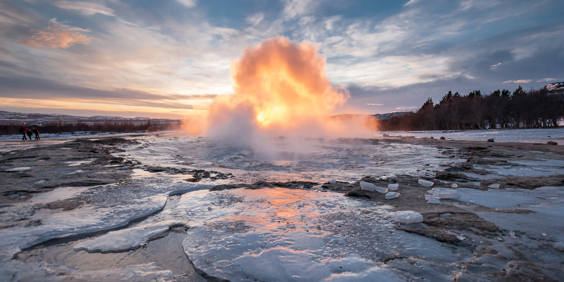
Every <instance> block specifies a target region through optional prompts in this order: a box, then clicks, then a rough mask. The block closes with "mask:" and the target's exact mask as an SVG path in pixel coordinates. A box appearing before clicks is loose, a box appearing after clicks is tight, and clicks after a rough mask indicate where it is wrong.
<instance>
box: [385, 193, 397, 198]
mask: <svg viewBox="0 0 564 282" xmlns="http://www.w3.org/2000/svg"><path fill="white" fill-rule="evenodd" d="M399 195H400V193H398V192H388V193H387V194H386V196H385V198H386V200H391V199H395V198H397V197H399Z"/></svg>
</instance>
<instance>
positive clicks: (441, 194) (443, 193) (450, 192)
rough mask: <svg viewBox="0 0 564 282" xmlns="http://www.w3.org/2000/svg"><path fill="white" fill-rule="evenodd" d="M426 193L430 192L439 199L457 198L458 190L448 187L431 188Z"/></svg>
mask: <svg viewBox="0 0 564 282" xmlns="http://www.w3.org/2000/svg"><path fill="white" fill-rule="evenodd" d="M427 192H428V193H431V195H433V196H434V197H436V198H439V199H456V198H458V190H456V189H449V188H433V189H431V190H429V191H427Z"/></svg>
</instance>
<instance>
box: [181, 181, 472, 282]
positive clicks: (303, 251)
mask: <svg viewBox="0 0 564 282" xmlns="http://www.w3.org/2000/svg"><path fill="white" fill-rule="evenodd" d="M174 210H176V211H177V212H179V211H181V210H184V211H185V212H186V213H188V214H189V218H190V219H189V225H190V226H191V228H190V229H189V230H188V231H187V237H186V239H185V240H184V243H183V246H184V250H185V252H186V254H187V255H188V256H189V257H190V259H191V260H192V261H193V262H194V265H195V266H196V267H197V268H199V269H201V270H203V271H205V272H206V273H208V274H209V275H212V276H216V277H221V278H224V279H230V280H232V281H254V280H255V279H258V280H263V281H264V280H265V281H288V280H295V281H312V280H313V281H321V280H324V279H329V280H339V279H340V280H347V279H351V280H358V281H366V279H373V277H372V276H371V275H374V274H379V275H382V276H381V277H382V279H383V281H397V280H398V279H405V277H409V274H406V273H404V272H402V271H401V270H397V269H390V268H388V267H386V265H385V264H381V263H376V262H375V261H381V260H382V259H383V258H384V257H387V256H394V252H393V250H395V252H398V253H400V254H401V255H405V256H421V257H425V258H426V259H429V260H431V261H432V263H431V264H432V265H433V267H437V266H438V265H441V267H447V268H448V267H452V266H447V265H450V263H451V262H453V261H454V260H457V259H462V258H465V257H468V256H469V255H470V254H469V253H468V252H466V251H463V250H457V249H456V248H452V246H449V245H446V244H442V243H440V242H437V241H435V240H433V239H429V238H426V237H421V236H413V235H412V234H408V233H405V232H403V231H396V230H395V229H394V228H393V223H392V222H391V220H390V215H391V214H390V210H391V207H389V206H385V205H384V206H382V205H378V204H376V203H374V202H371V201H366V200H362V199H351V198H347V197H343V196H342V195H341V194H337V193H331V192H328V193H322V192H319V191H303V190H290V189H282V188H276V189H260V190H249V189H235V190H230V191H221V192H211V193H210V192H206V191H198V192H192V193H188V194H185V195H183V196H182V199H181V201H179V203H178V205H177V207H175V208H174ZM406 264H407V262H406ZM430 271H431V272H433V271H432V270H430ZM435 275H439V274H437V273H435Z"/></svg>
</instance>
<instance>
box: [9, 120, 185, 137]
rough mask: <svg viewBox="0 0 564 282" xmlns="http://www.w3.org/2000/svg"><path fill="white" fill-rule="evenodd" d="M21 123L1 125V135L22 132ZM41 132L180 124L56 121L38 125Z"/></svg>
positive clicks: (134, 129) (143, 128) (150, 128)
mask: <svg viewBox="0 0 564 282" xmlns="http://www.w3.org/2000/svg"><path fill="white" fill-rule="evenodd" d="M20 126H21V125H0V135H12V134H20V132H19V130H20ZM28 127H30V128H31V127H33V124H28ZM36 127H37V129H38V130H39V132H40V134H44V133H75V132H80V131H82V132H85V131H86V132H92V133H98V132H115V133H126V132H140V131H141V132H145V131H148V132H153V131H162V130H170V129H178V128H179V126H178V125H175V124H159V125H151V124H150V123H143V124H134V123H132V122H130V121H106V122H102V123H80V122H77V123H67V122H54V123H47V124H42V125H41V126H36Z"/></svg>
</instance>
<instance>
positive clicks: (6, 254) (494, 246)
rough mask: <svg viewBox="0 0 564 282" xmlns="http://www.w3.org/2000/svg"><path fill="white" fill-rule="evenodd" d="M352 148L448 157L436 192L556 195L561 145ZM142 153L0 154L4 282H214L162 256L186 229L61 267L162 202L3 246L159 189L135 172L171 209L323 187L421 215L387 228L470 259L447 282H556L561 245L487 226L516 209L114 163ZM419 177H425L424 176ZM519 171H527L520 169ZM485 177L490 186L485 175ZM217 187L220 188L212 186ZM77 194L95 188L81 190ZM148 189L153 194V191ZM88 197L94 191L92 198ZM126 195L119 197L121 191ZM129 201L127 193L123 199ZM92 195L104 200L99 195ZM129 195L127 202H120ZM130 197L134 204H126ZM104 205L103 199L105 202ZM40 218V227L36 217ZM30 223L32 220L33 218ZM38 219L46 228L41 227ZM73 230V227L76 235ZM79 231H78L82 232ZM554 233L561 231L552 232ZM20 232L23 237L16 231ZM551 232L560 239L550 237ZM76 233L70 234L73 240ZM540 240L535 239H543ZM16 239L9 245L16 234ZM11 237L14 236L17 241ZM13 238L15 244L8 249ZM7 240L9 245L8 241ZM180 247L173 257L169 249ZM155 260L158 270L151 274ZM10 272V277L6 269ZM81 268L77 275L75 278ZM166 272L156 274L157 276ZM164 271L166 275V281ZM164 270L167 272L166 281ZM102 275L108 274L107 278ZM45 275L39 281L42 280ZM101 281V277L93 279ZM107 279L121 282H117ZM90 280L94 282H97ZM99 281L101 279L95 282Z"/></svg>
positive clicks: (404, 191)
mask: <svg viewBox="0 0 564 282" xmlns="http://www.w3.org/2000/svg"><path fill="white" fill-rule="evenodd" d="M355 142H365V143H366V142H368V143H374V144H376V143H380V144H381V143H393V144H417V145H425V146H434V147H437V148H439V149H440V150H441V152H442V154H443V155H444V156H446V157H452V158H464V159H466V162H462V163H460V162H458V163H453V164H452V165H449V166H445V167H444V170H442V171H439V172H438V173H436V175H435V176H434V177H428V178H427V179H426V180H429V181H432V182H434V187H451V185H452V184H453V183H454V184H457V185H458V186H459V187H462V186H463V187H464V188H467V189H474V190H476V191H487V190H488V189H491V188H490V187H491V185H498V186H496V187H499V188H496V189H499V190H507V191H510V190H511V189H512V188H519V189H536V188H539V187H545V186H556V187H563V186H564V167H562V166H561V165H560V163H558V162H559V161H562V160H564V146H554V145H545V144H523V143H492V142H474V141H472V142H470V141H452V140H436V139H412V138H403V139H391V138H387V139H378V140H356V141H355ZM130 145H139V141H138V140H137V139H135V138H112V137H109V138H96V139H92V140H90V139H80V140H74V141H70V142H66V143H63V144H55V145H48V146H37V147H34V148H29V149H22V150H16V151H9V152H3V153H1V155H0V178H1V179H2V181H1V186H0V193H1V197H0V218H1V219H2V220H1V222H0V236H2V237H4V238H5V239H4V241H1V242H0V253H2V256H1V257H2V261H3V264H4V265H5V267H4V268H3V269H2V270H0V272H1V274H3V277H4V279H3V280H7V281H9V280H19V281H24V280H41V277H48V278H49V280H69V281H73V280H78V281H80V280H97V279H100V277H104V276H103V275H102V274H101V273H100V272H96V271H99V270H102V271H104V270H106V269H115V268H127V267H128V266H132V265H143V264H145V265H148V266H146V267H144V269H143V271H145V272H143V271H140V270H138V269H136V268H133V269H128V270H127V271H128V272H126V273H127V275H134V276H135V275H142V276H139V277H144V278H142V279H141V280H152V279H156V278H155V277H157V278H158V279H163V277H164V280H177V281H183V280H191V281H197V280H210V281H215V280H218V278H215V277H211V276H208V275H207V274H205V273H203V272H201V271H199V270H197V269H194V267H193V266H192V264H191V261H190V258H189V257H187V256H186V255H185V254H184V253H183V252H181V251H177V252H173V253H171V254H168V253H162V252H159V250H162V249H167V250H174V249H176V250H181V246H178V245H181V240H182V234H183V232H185V231H186V229H188V228H190V226H189V225H188V224H178V223H174V224H173V223H171V224H170V226H166V227H165V229H166V230H165V232H161V233H158V234H157V235H156V236H153V237H151V238H149V239H148V240H147V241H148V243H146V244H142V245H140V246H138V247H134V248H128V249H125V250H123V251H121V252H111V253H103V252H100V251H85V250H79V251H80V255H75V256H73V259H72V260H73V263H71V262H69V261H68V259H67V260H65V258H63V257H65V256H69V254H70V253H72V252H77V250H73V246H75V245H77V244H79V243H81V242H85V241H87V240H89V239H91V238H94V237H97V236H100V235H103V234H106V233H107V232H108V231H109V230H113V231H116V230H117V231H119V230H122V229H125V228H128V227H131V226H134V225H135V224H136V222H140V221H143V220H145V219H146V218H147V217H148V216H154V215H155V214H157V213H159V212H162V211H163V210H166V208H165V204H163V205H161V206H159V207H160V208H159V207H157V208H156V209H154V210H151V211H150V212H148V213H147V214H146V215H145V216H142V217H139V218H135V219H132V220H130V219H127V220H122V221H120V222H119V223H116V224H113V225H110V224H108V225H107V226H106V227H105V228H102V229H99V230H98V229H92V232H86V233H82V232H77V231H73V232H74V233H73V232H67V231H65V232H66V233H65V232H62V233H56V232H55V233H54V234H53V235H49V236H41V235H34V236H35V237H33V240H32V239H30V240H29V241H26V242H23V243H22V242H16V241H10V240H11V239H6V238H11V237H10V236H12V235H13V234H16V235H17V234H26V232H27V231H26V230H30V231H29V232H30V233H33V232H40V231H41V230H42V229H40V228H41V227H46V226H47V224H48V223H47V221H48V218H49V217H50V216H52V215H54V214H56V213H69V212H72V211H73V210H77V209H80V208H85V207H88V206H90V205H97V206H98V207H100V206H104V205H107V206H108V207H115V206H116V205H119V203H120V201H133V200H140V199H141V198H142V197H144V196H147V195H149V194H146V193H147V192H144V191H143V189H147V187H152V186H151V185H153V186H154V187H157V184H160V186H158V187H161V186H163V185H161V184H162V183H151V180H147V179H145V180H143V181H139V179H138V177H137V176H136V175H135V174H136V173H139V171H144V173H148V174H155V173H161V174H167V175H173V176H175V178H174V180H173V181H171V183H168V184H167V185H168V186H166V185H165V186H166V187H167V188H158V189H167V190H166V191H164V190H163V191H164V192H166V193H167V194H168V197H167V198H166V199H165V203H171V202H174V201H177V200H178V199H177V198H176V197H178V195H181V194H183V193H185V192H186V191H184V190H182V188H178V187H182V183H206V185H207V187H208V188H207V189H209V190H210V191H222V190H229V189H237V188H248V189H262V188H272V187H282V188H289V189H306V190H309V189H323V190H324V191H334V192H338V193H343V194H344V195H346V196H348V197H360V198H365V199H367V200H369V201H374V202H376V203H382V204H386V205H391V206H393V207H394V208H395V210H397V211H403V210H411V211H416V212H419V213H420V214H422V215H423V222H422V223H417V224H401V223H396V224H395V228H396V229H397V230H402V231H406V232H410V233H414V234H418V235H420V236H425V237H429V238H433V239H435V240H438V241H440V242H444V243H447V244H452V245H453V246H456V247H457V248H465V249H467V250H470V251H471V252H472V253H473V254H474V257H473V258H472V259H470V260H467V261H464V262H460V271H459V272H458V273H456V274H454V275H452V279H454V280H455V281H482V280H502V281H562V280H564V271H562V269H563V268H562V266H563V264H564V245H563V244H562V240H561V239H562V238H561V237H559V235H558V234H560V233H558V234H557V235H551V234H548V235H542V236H539V235H538V234H532V233H530V232H529V231H528V229H526V228H523V230H508V229H505V228H503V227H500V226H498V225H497V224H495V223H494V222H491V221H488V220H486V219H485V218H484V217H483V216H481V215H482V213H494V214H502V215H503V214H507V215H517V216H518V215H523V216H525V215H529V214H534V213H536V211H535V210H532V209H528V208H526V207H525V208H520V207H510V208H492V207H488V206H486V205H480V204H478V203H472V202H467V201H460V200H457V199H448V200H441V203H440V204H430V203H428V202H427V200H426V199H425V195H426V193H427V191H428V188H426V187H423V186H421V185H420V184H418V180H419V179H421V178H420V177H416V176H413V175H397V177H394V178H392V179H390V178H387V177H382V176H379V175H366V176H365V177H364V178H362V179H358V181H356V182H345V181H340V180H339V179H336V180H335V181H331V182H326V183H317V182H314V181H287V182H280V181H278V182H275V181H257V182H254V183H237V182H236V181H228V180H230V179H231V178H232V177H233V175H232V174H230V173H222V172H218V171H206V170H203V169H188V168H179V167H164V166H163V167H161V166H150V165H145V164H143V163H140V162H139V161H137V160H133V159H128V158H126V157H120V156H117V155H118V153H120V152H123V147H124V146H130ZM539 156H542V160H543V161H542V162H544V163H547V162H549V161H552V160H554V161H555V162H556V163H555V164H553V165H550V164H548V166H551V167H548V168H546V169H545V170H543V171H542V173H540V174H538V173H537V174H530V175H529V174H527V173H523V174H521V175H520V174H519V173H516V174H515V173H514V174H511V173H509V174H503V173H499V172H497V173H496V172H495V171H496V169H504V171H505V170H509V169H514V170H515V169H517V171H518V170H519V169H529V168H530V167H531V166H535V162H538V161H539ZM422 169H424V168H422ZM524 171H527V170H524ZM489 176H491V177H489ZM217 180H227V181H224V182H222V184H217V185H216V184H214V182H215V181H217ZM360 181H364V182H368V183H373V184H375V185H377V186H381V187H385V186H386V185H387V184H390V183H398V184H399V185H400V188H399V190H398V191H399V192H400V193H401V195H400V197H398V198H396V199H392V200H386V199H385V198H384V197H385V196H384V194H382V193H379V192H377V191H366V190H363V189H361V188H360V185H359V183H360ZM67 187H68V193H70V196H69V195H63V196H64V197H62V198H63V199H62V200H61V199H56V198H47V199H43V200H41V198H39V199H40V200H36V201H35V202H34V199H36V198H35V197H34V196H37V195H40V194H42V193H46V192H49V191H54V190H55V189H57V188H63V189H57V190H56V191H61V193H63V194H64V192H65V191H66V190H65V189H67ZM81 188H93V189H92V190H86V189H84V190H82V189H81ZM155 189H157V188H155ZM93 191H94V192H93ZM126 192H127V193H126ZM130 192H133V193H130ZM100 195H104V197H101V196H100ZM123 195H127V199H125V198H124V199H120V197H124V196H123ZM131 195H136V196H133V197H131ZM108 199H111V200H108ZM39 215H42V216H43V217H41V216H39ZM38 218H39V219H38ZM44 221H45V222H44ZM73 228H75V227H73ZM81 228H83V227H81ZM554 228H555V229H558V230H560V229H561V228H562V226H561V223H558V222H556V223H555V227H554ZM18 232H20V233H18ZM559 232H560V231H559ZM75 234H76V235H75ZM543 234H544V233H543ZM16 235H14V238H17V236H16ZM18 236H19V235H18ZM14 240H16V239H14ZM14 242H16V243H14ZM172 245H177V247H172ZM418 259H420V258H417V257H405V256H403V255H402V254H395V253H393V254H391V255H389V256H386V257H384V258H381V262H382V263H384V264H390V265H394V264H399V263H400V262H401V261H407V262H409V263H410V264H415V263H416V262H417V261H418ZM155 262H157V264H156V265H154V264H151V263H155ZM8 267H12V269H11V270H10V269H7V268H8ZM27 267H31V268H37V269H39V268H41V270H37V271H35V272H34V274H33V275H31V276H26V275H25V274H24V273H23V272H24V269H25V268H27ZM76 269H78V270H76ZM163 271H164V272H163ZM166 271H169V272H166ZM165 272H166V273H165ZM105 273H106V274H107V273H111V272H107V271H106V272H105ZM42 275H43V276H42ZM100 275H102V276H100ZM115 275H116V276H112V277H109V276H107V277H106V278H107V279H108V280H112V279H115V280H118V279H117V278H118V277H119V275H126V274H123V273H122V274H119V275H118V274H115ZM97 277H98V278H97ZM103 280H105V279H103Z"/></svg>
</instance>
